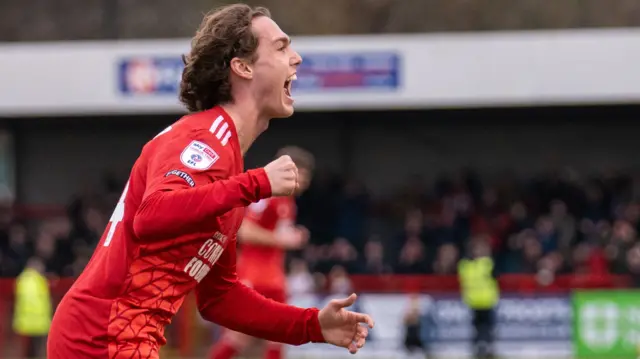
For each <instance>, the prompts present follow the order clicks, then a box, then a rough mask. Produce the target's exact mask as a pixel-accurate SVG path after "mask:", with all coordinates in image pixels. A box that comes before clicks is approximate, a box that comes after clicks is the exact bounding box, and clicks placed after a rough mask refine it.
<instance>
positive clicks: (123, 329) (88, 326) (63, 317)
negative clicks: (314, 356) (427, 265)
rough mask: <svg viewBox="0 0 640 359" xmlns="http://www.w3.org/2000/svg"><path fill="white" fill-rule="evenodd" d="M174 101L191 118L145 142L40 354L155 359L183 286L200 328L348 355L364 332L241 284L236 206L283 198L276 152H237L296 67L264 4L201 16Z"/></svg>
mask: <svg viewBox="0 0 640 359" xmlns="http://www.w3.org/2000/svg"><path fill="white" fill-rule="evenodd" d="M184 60H185V69H184V71H183V74H182V82H181V86H180V99H181V100H182V102H183V103H184V104H185V105H186V106H187V108H188V109H189V110H190V111H191V112H192V113H191V114H189V115H187V116H184V117H183V118H182V119H180V120H179V121H177V122H176V123H174V124H173V125H171V126H169V127H168V128H167V129H165V130H164V131H162V132H161V133H159V134H158V135H157V136H156V137H155V138H154V139H152V140H151V141H149V142H148V143H147V144H146V145H145V146H144V148H143V150H142V153H141V154H140V157H139V158H138V160H137V161H136V163H135V164H134V166H133V168H132V170H131V175H130V177H129V180H128V181H127V184H126V185H125V188H124V191H123V193H122V196H121V197H120V200H119V202H118V204H117V206H116V208H115V210H114V212H113V215H112V216H111V219H110V221H109V224H108V225H107V228H106V229H105V231H104V234H103V235H102V238H101V239H100V242H99V243H98V246H97V248H96V250H95V252H94V254H93V256H92V258H91V260H90V261H89V263H88V264H87V266H86V268H85V269H84V271H83V273H82V274H81V275H80V277H79V278H78V279H77V280H76V281H75V283H74V284H73V286H72V287H71V289H70V290H69V291H68V292H67V294H66V295H65V297H64V298H63V299H62V301H61V302H60V304H59V306H58V308H57V310H56V312H55V315H54V318H53V322H52V325H51V331H50V333H49V339H48V342H47V356H48V358H50V359H84V358H87V359H89V358H91V359H107V358H109V359H131V358H146V359H157V358H158V356H159V354H158V353H159V350H160V347H161V346H162V345H164V344H165V343H166V339H165V337H164V329H165V326H166V325H167V324H169V323H170V322H171V320H172V318H173V317H174V315H175V314H176V312H177V311H178V310H179V309H180V307H181V305H182V303H183V301H184V299H185V296H186V295H187V294H188V293H190V292H192V291H195V293H196V299H197V305H198V309H199V311H200V314H201V315H202V317H203V318H204V319H206V320H209V321H212V322H215V323H218V324H219V325H221V326H224V327H227V328H229V329H232V330H235V331H238V332H242V333H246V334H249V335H252V336H255V337H260V338H263V339H267V340H271V341H277V342H284V343H289V344H295V345H300V344H304V343H308V342H328V343H332V344H335V345H338V346H341V347H344V348H348V349H349V351H350V352H351V353H355V352H357V351H358V349H359V348H361V347H362V346H363V345H364V343H365V338H366V336H367V333H368V330H367V328H366V327H364V326H360V325H359V323H364V322H366V323H367V324H368V325H369V327H373V321H372V319H371V318H370V317H369V316H367V315H364V314H359V313H354V312H350V311H347V310H346V309H344V308H346V307H349V306H351V305H352V304H353V303H354V302H355V300H356V297H355V295H351V296H350V297H349V298H346V299H342V300H334V301H332V302H330V303H329V304H328V305H327V306H326V307H325V308H324V309H322V310H318V309H315V308H308V309H303V308H297V307H294V306H289V305H286V304H282V303H278V302H276V301H273V300H270V299H267V298H265V297H264V296H262V295H260V294H259V293H257V292H256V291H254V290H253V289H251V288H249V287H247V286H246V285H244V284H242V283H240V281H239V280H238V277H237V274H236V235H237V232H238V229H239V228H240V225H241V223H242V221H243V217H244V212H245V207H246V206H247V205H249V204H251V203H254V202H258V201H260V200H262V199H266V198H270V197H274V196H275V197H278V196H291V195H293V194H294V192H295V190H296V188H297V187H298V186H299V183H298V169H297V167H296V165H295V164H294V162H293V161H292V159H291V158H290V157H289V156H282V157H279V158H278V159H276V160H275V161H273V162H271V163H270V164H268V165H267V166H265V167H264V168H259V169H255V170H250V171H247V172H244V163H243V158H242V156H243V155H244V154H245V153H246V152H247V150H248V149H249V147H250V146H251V144H252V143H253V142H254V141H255V139H256V138H257V137H258V136H259V135H260V134H261V133H262V132H263V131H264V130H266V129H267V127H268V125H269V121H270V119H272V118H283V117H289V116H291V115H292V114H293V99H292V98H291V81H292V80H293V79H295V73H296V69H297V67H298V65H299V64H300V62H301V58H300V55H299V54H298V53H297V52H295V51H294V50H293V49H292V48H291V46H290V40H289V37H288V36H287V35H286V34H285V33H284V32H282V30H281V29H280V28H279V27H278V25H277V24H276V23H275V22H274V21H273V20H271V18H270V15H269V12H268V10H266V9H264V8H255V9H253V8H251V7H249V6H247V5H240V4H237V5H229V6H226V7H223V8H222V9H220V10H217V11H215V12H212V13H210V14H209V15H207V16H206V17H205V19H204V21H203V22H202V25H201V27H200V28H199V29H198V31H197V33H196V36H195V37H194V39H193V41H192V46H191V52H190V53H189V55H187V56H185V59H184Z"/></svg>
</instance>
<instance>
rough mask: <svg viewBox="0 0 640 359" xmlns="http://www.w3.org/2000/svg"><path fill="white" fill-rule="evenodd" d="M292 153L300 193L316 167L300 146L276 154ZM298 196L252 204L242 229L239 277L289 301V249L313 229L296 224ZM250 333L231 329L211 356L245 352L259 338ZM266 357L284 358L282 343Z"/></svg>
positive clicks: (302, 241)
mask: <svg viewBox="0 0 640 359" xmlns="http://www.w3.org/2000/svg"><path fill="white" fill-rule="evenodd" d="M281 156H289V157H291V159H292V160H293V162H294V163H295V164H296V167H297V168H298V188H297V189H296V193H295V195H296V196H299V195H301V194H302V193H303V192H304V191H305V190H306V189H307V188H308V186H309V183H310V181H311V174H312V172H313V167H314V158H313V155H311V153H309V152H307V151H305V150H303V149H301V148H299V147H285V148H283V149H281V150H280V151H278V153H277V155H276V158H279V157H281ZM296 212H297V208H296V202H295V197H294V196H289V197H277V198H269V199H264V200H262V201H259V202H257V203H253V204H251V205H250V206H249V207H248V209H247V214H246V217H245V219H244V222H243V223H242V226H241V227H240V231H239V232H238V240H239V242H240V244H241V247H240V248H241V251H240V255H239V258H238V277H239V279H240V280H241V281H242V283H244V284H246V285H248V286H249V287H252V288H253V289H255V290H256V291H257V292H258V293H260V294H262V295H264V296H265V297H267V298H270V299H273V300H275V301H277V302H280V303H285V302H286V299H287V293H286V275H285V268H284V267H285V263H284V261H285V250H295V249H300V248H301V247H302V246H303V245H304V244H306V242H307V240H308V238H309V232H308V231H307V229H306V228H304V227H301V226H296ZM252 339H253V338H251V337H249V336H248V335H245V334H242V333H239V332H234V331H227V332H226V333H225V334H224V336H223V339H222V340H221V341H220V342H219V343H217V344H216V345H215V346H214V347H213V349H212V350H211V354H210V358H211V359H231V358H234V357H235V356H236V355H237V354H242V353H243V352H245V350H247V349H248V348H249V347H250V346H251V344H253V343H254V342H255V341H254V340H252ZM264 357H265V359H281V358H282V345H281V344H280V343H273V342H271V343H267V345H266V348H265V355H264Z"/></svg>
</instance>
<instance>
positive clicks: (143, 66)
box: [118, 56, 184, 97]
mask: <svg viewBox="0 0 640 359" xmlns="http://www.w3.org/2000/svg"><path fill="white" fill-rule="evenodd" d="M183 68H184V64H183V63H182V59H181V58H180V57H179V56H178V57H176V56H167V57H128V58H124V59H121V60H120V62H119V63H118V85H119V90H120V93H121V94H123V95H169V96H172V97H175V96H176V95H177V93H178V89H179V88H180V79H181V77H182V69H183Z"/></svg>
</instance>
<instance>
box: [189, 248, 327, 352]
mask: <svg viewBox="0 0 640 359" xmlns="http://www.w3.org/2000/svg"><path fill="white" fill-rule="evenodd" d="M229 247H231V248H227V250H225V253H224V255H223V256H222V257H221V258H220V260H219V261H218V263H216V266H215V267H214V270H212V271H211V272H210V273H209V274H208V275H207V277H205V279H204V280H203V281H202V282H201V283H200V284H199V285H198V287H197V288H196V295H197V302H198V308H199V310H200V314H201V315H202V317H203V318H205V319H206V320H209V321H211V322H214V323H217V324H219V325H222V326H224V327H226V328H229V329H231V330H235V331H238V332H241V333H245V334H248V335H251V336H254V337H258V338H262V339H266V340H270V341H274V342H280V343H286V344H291V345H302V344H305V343H309V342H314V343H320V342H324V338H323V336H322V331H321V329H320V323H319V322H318V313H319V311H318V309H317V308H308V309H303V308H298V307H295V306H291V305H286V304H282V303H278V302H275V301H273V300H271V299H267V298H265V297H264V296H262V295H260V294H259V293H257V292H256V291H254V290H253V289H251V288H249V287H247V286H245V285H244V284H242V283H240V282H238V280H237V276H236V272H235V256H236V252H235V243H230V245H229Z"/></svg>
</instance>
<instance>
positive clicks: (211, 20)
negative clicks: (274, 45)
mask: <svg viewBox="0 0 640 359" xmlns="http://www.w3.org/2000/svg"><path fill="white" fill-rule="evenodd" d="M261 16H266V17H271V13H270V12H269V10H268V9H266V8H264V7H256V8H252V7H250V6H248V5H245V4H233V5H227V6H224V7H221V8H219V9H216V10H214V11H212V12H210V13H208V14H207V15H206V16H205V17H204V19H203V20H202V23H201V24H200V27H199V28H198V31H197V32H196V35H195V36H194V37H193V40H192V41H191V52H190V53H189V54H188V55H186V56H182V61H183V62H184V65H185V66H184V70H183V71H182V81H181V83H180V101H181V102H182V103H183V104H184V105H185V106H186V107H187V109H188V110H189V111H191V112H197V111H204V110H208V109H211V108H213V107H215V106H217V105H222V104H225V103H229V102H231V101H232V100H233V98H232V96H231V83H230V81H229V69H230V64H231V60H232V59H233V58H234V57H239V58H243V59H247V60H249V61H251V62H253V61H255V60H256V49H257V48H258V37H257V36H256V35H255V34H254V33H253V31H252V29H251V21H252V20H253V19H254V18H256V17H261Z"/></svg>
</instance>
